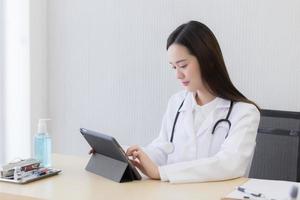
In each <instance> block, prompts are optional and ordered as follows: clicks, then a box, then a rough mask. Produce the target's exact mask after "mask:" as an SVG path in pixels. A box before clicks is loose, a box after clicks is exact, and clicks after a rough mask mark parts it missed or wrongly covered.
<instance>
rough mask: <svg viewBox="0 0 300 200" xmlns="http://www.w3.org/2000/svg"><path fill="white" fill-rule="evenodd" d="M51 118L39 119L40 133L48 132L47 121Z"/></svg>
mask: <svg viewBox="0 0 300 200" xmlns="http://www.w3.org/2000/svg"><path fill="white" fill-rule="evenodd" d="M50 120H51V119H39V123H38V131H37V132H38V133H48V130H47V121H50Z"/></svg>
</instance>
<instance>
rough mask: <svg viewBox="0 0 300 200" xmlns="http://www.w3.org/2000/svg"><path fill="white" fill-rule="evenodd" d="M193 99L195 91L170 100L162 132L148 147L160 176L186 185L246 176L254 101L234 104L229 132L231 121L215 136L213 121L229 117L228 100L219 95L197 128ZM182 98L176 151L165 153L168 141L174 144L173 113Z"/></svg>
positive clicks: (254, 124)
mask: <svg viewBox="0 0 300 200" xmlns="http://www.w3.org/2000/svg"><path fill="white" fill-rule="evenodd" d="M193 98H194V94H193V93H192V92H186V91H181V92H178V93H176V94H175V95H173V96H172V97H171V98H170V100H169V102H168V106H167V111H166V112H165V115H164V117H163V120H162V125H161V130H160V133H159V136H158V137H157V138H156V139H154V140H153V141H152V142H151V143H150V144H149V145H148V146H146V147H145V148H144V150H145V152H146V153H147V154H148V155H149V157H150V158H151V159H152V160H153V161H154V162H155V163H156V164H157V165H158V166H159V173H160V177H161V180H162V181H170V182H172V183H185V182H205V181H216V180H226V179H232V178H237V177H241V176H244V175H245V173H246V171H247V169H248V167H249V165H250V164H251V163H250V162H251V160H252V155H253V152H254V149H255V144H256V142H255V140H256V135H257V129H258V124H259V120H260V113H259V111H258V109H257V108H256V106H254V105H253V104H250V103H244V102H235V103H234V106H233V109H232V112H231V114H230V117H229V120H230V121H231V128H230V129H229V130H228V124H227V123H220V124H219V125H218V126H217V128H216V130H215V132H214V134H212V128H213V126H214V124H215V123H216V122H217V121H218V120H220V119H224V118H226V115H227V113H228V110H229V107H230V101H229V100H226V99H222V98H220V97H216V98H217V102H218V103H217V105H216V106H215V107H214V109H213V110H212V111H211V112H209V114H208V115H207V117H206V119H205V120H204V121H203V122H202V124H201V125H200V127H199V129H198V130H197V131H195V129H194V118H193V110H194V107H193V100H194V99H193ZM183 100H184V103H183V105H182V107H181V109H180V110H179V112H180V114H179V117H178V120H177V123H176V127H175V131H174V139H173V145H174V151H173V152H172V153H169V152H168V153H167V151H166V150H165V148H166V146H167V145H166V144H169V143H170V142H169V141H170V137H171V132H172V128H173V123H174V120H175V116H176V113H177V110H178V108H179V106H180V104H181V103H182V101H183ZM228 131H229V132H228ZM227 132H228V137H227V138H226V139H225V136H226V134H227Z"/></svg>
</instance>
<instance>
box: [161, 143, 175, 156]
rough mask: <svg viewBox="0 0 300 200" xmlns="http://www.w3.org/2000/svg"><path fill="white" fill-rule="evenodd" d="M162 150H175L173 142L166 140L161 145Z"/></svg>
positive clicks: (167, 152) (166, 152) (170, 151)
mask: <svg viewBox="0 0 300 200" xmlns="http://www.w3.org/2000/svg"><path fill="white" fill-rule="evenodd" d="M162 150H163V151H164V153H165V154H171V153H173V152H174V150H175V147H174V144H173V143H171V142H167V143H165V144H163V145H162Z"/></svg>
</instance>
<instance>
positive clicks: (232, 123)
mask: <svg viewBox="0 0 300 200" xmlns="http://www.w3.org/2000/svg"><path fill="white" fill-rule="evenodd" d="M167 53H168V59H169V63H170V65H171V67H172V68H173V69H174V72H175V74H176V77H177V79H178V80H179V81H180V83H181V84H182V86H183V87H184V89H185V90H184V91H181V92H179V93H177V94H175V95H173V96H172V97H171V98H170V100H169V102H168V107H167V110H166V113H165V115H164V117H163V121H162V127H161V131H160V134H159V136H158V137H157V138H156V139H155V140H154V141H152V142H151V143H150V144H149V145H148V146H146V147H145V148H141V147H139V146H137V145H136V146H131V147H129V148H128V149H127V152H126V153H127V155H128V156H132V159H133V160H132V162H133V164H134V165H135V166H136V167H138V168H139V169H140V170H141V171H142V172H143V173H144V174H145V175H147V176H148V177H150V178H152V179H160V180H162V181H170V182H172V183H182V182H204V181H216V180H225V179H232V178H236V177H240V176H244V175H245V174H246V173H247V169H248V167H249V165H250V164H251V160H252V155H253V151H254V148H255V139H256V135H257V129H258V124H259V119H260V113H259V110H258V108H257V106H256V105H255V103H253V102H252V101H250V100H248V99H247V98H246V97H245V96H244V95H243V94H242V93H241V92H239V91H238V90H237V88H236V87H235V86H234V85H233V84H232V82H231V80H230V78H229V75H228V72H227V70H226V66H225V63H224V59H223V56H222V52H221V49H220V47H219V44H218V42H217V39H216V38H215V36H214V34H213V33H212V31H211V30H210V29H209V28H208V27H207V26H206V25H204V24H202V23H200V22H197V21H190V22H188V23H186V24H182V25H181V26H179V27H178V28H177V29H176V30H174V31H173V32H172V33H171V35H170V36H169V38H168V40H167Z"/></svg>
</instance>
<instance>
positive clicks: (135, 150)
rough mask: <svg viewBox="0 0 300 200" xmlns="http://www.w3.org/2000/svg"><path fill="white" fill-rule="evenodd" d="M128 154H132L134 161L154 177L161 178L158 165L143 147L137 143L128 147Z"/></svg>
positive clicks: (149, 175)
mask: <svg viewBox="0 0 300 200" xmlns="http://www.w3.org/2000/svg"><path fill="white" fill-rule="evenodd" d="M126 154H127V155H128V156H132V160H131V161H132V163H133V164H134V165H135V166H136V167H137V168H139V170H141V172H143V174H145V175H146V176H148V177H149V178H152V179H160V175H159V171H158V167H157V165H156V164H155V163H154V162H153V161H152V160H151V159H150V158H149V156H148V155H147V154H146V153H145V152H144V151H143V150H142V148H141V147H139V146H137V145H135V146H131V147H129V148H128V149H127V151H126Z"/></svg>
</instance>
